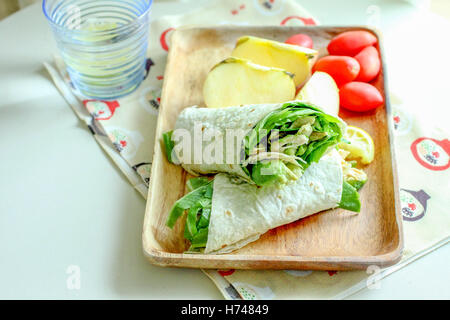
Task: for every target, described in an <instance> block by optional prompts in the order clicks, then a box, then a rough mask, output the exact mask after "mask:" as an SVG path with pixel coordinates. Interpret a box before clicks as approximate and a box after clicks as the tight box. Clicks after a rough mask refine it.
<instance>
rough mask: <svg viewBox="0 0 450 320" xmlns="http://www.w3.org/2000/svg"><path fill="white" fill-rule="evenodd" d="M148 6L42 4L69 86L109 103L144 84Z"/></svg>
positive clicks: (109, 0) (132, 0)
mask: <svg viewBox="0 0 450 320" xmlns="http://www.w3.org/2000/svg"><path fill="white" fill-rule="evenodd" d="M151 5H152V0H96V1H92V0H43V2H42V9H43V11H44V14H45V16H46V17H47V20H48V21H49V23H50V26H51V28H52V31H53V34H54V36H55V39H56V43H57V45H58V48H59V51H60V54H61V56H62V59H63V60H64V63H65V64H66V68H67V72H68V74H69V76H70V79H71V81H72V83H73V85H74V86H75V87H76V88H77V89H78V90H79V91H80V92H81V94H83V95H84V96H86V97H89V98H94V99H103V100H113V99H117V98H118V97H122V96H124V95H127V94H129V93H131V92H133V91H134V90H135V89H136V88H137V87H138V86H139V84H140V83H141V81H142V80H143V79H144V75H145V61H146V51H147V43H148V30H149V27H148V19H149V14H150V7H151Z"/></svg>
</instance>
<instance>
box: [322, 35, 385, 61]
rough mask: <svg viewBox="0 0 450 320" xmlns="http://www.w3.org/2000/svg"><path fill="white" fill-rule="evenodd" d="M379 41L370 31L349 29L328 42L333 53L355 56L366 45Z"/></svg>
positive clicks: (329, 49) (330, 52)
mask: <svg viewBox="0 0 450 320" xmlns="http://www.w3.org/2000/svg"><path fill="white" fill-rule="evenodd" d="M375 43H377V37H375V36H374V35H373V34H372V33H370V32H368V31H347V32H343V33H341V34H338V35H337V36H336V37H334V38H333V39H331V41H330V43H329V44H328V47H327V49H328V52H329V54H331V55H338V56H352V57H353V56H354V55H355V54H358V53H359V52H360V51H361V50H362V49H364V48H365V47H368V46H371V45H374V44H375Z"/></svg>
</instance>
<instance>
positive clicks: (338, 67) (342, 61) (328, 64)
mask: <svg viewBox="0 0 450 320" xmlns="http://www.w3.org/2000/svg"><path fill="white" fill-rule="evenodd" d="M359 69H360V67H359V63H358V61H357V60H356V59H354V58H352V57H345V56H326V57H323V58H320V59H319V60H317V62H316V64H315V65H314V66H313V69H312V71H313V72H315V71H323V72H326V73H328V74H329V75H330V76H331V77H332V78H333V79H334V81H336V84H337V85H338V87H340V86H342V85H343V84H346V83H347V82H350V81H353V80H355V79H356V77H357V76H358V73H359Z"/></svg>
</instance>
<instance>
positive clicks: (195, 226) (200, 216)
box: [166, 177, 213, 252]
mask: <svg viewBox="0 0 450 320" xmlns="http://www.w3.org/2000/svg"><path fill="white" fill-rule="evenodd" d="M187 187H188V190H190V192H189V193H188V194H186V195H185V196H184V197H182V198H181V199H178V200H177V201H176V202H175V204H174V206H173V207H172V210H171V211H170V213H169V217H168V219H167V222H166V225H167V226H168V227H170V228H173V226H174V225H175V222H176V221H177V220H178V218H180V217H181V216H182V215H183V213H184V212H186V211H187V216H186V223H185V225H184V237H185V238H186V239H188V240H189V241H190V242H191V246H190V248H189V251H194V252H195V251H201V249H202V248H205V247H206V242H207V241H208V227H209V218H210V215H211V205H212V195H213V181H212V180H211V181H209V180H208V179H207V178H205V177H199V178H193V179H190V180H189V181H188V183H187Z"/></svg>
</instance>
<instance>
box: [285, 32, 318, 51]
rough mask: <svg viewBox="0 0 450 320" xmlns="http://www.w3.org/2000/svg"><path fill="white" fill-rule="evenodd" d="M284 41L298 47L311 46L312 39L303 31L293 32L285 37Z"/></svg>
mask: <svg viewBox="0 0 450 320" xmlns="http://www.w3.org/2000/svg"><path fill="white" fill-rule="evenodd" d="M285 43H288V44H295V45H297V46H300V47H306V48H310V49H312V48H313V41H312V39H311V37H310V36H307V35H306V34H303V33H298V34H294V35H293V36H292V37H290V38H289V39H287V40H286V41H285Z"/></svg>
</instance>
